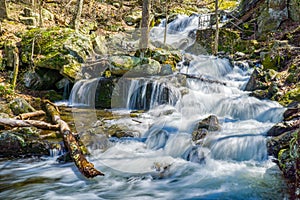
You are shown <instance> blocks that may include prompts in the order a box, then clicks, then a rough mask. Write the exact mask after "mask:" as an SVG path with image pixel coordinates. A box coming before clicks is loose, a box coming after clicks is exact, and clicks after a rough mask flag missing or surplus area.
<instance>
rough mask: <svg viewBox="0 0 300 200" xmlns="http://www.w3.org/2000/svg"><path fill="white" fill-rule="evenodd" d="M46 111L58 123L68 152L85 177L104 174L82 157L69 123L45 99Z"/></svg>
mask: <svg viewBox="0 0 300 200" xmlns="http://www.w3.org/2000/svg"><path fill="white" fill-rule="evenodd" d="M45 106H46V111H47V113H48V114H49V115H50V116H51V118H52V122H53V123H55V124H58V125H59V127H60V133H61V134H62V136H63V139H64V144H65V146H66V148H67V149H68V151H69V152H70V155H71V158H72V159H73V161H74V162H75V164H76V166H77V168H78V169H79V171H80V172H81V173H82V174H83V175H84V176H85V177H87V178H93V177H95V176H98V175H100V176H104V174H103V173H102V172H100V171H98V170H97V169H95V168H94V165H93V164H92V163H90V162H89V161H87V159H86V158H85V157H84V155H83V153H82V151H81V149H80V146H79V144H78V141H77V140H76V138H75V136H74V135H73V134H72V131H71V129H70V127H69V125H68V124H67V123H66V122H65V121H63V120H62V119H61V118H60V114H59V112H58V109H57V107H56V106H55V105H53V103H51V102H49V101H45Z"/></svg>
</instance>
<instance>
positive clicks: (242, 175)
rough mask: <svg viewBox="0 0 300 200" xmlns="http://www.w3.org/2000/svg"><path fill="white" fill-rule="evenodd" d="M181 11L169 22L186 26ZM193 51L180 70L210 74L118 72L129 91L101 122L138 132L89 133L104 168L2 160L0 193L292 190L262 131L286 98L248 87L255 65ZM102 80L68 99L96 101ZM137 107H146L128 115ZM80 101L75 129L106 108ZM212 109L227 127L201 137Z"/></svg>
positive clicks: (235, 195) (67, 195) (171, 195)
mask: <svg viewBox="0 0 300 200" xmlns="http://www.w3.org/2000/svg"><path fill="white" fill-rule="evenodd" d="M178 20H189V21H188V22H182V21H179V22H181V23H179V22H176V21H175V22H176V23H177V24H176V23H175V22H173V24H175V25H177V29H180V30H181V31H184V30H186V28H187V27H189V25H190V24H192V25H193V23H194V21H193V20H194V19H193V18H192V19H188V18H183V17H181V18H179V19H178ZM178 24H179V25H178ZM175 25H174V26H175ZM182 26H185V28H183V27H182ZM170 27H172V26H170ZM174 37H175V36H174ZM190 56H191V57H192V60H191V62H190V63H189V65H182V66H181V68H180V71H181V72H182V73H188V74H190V75H193V77H200V76H201V77H202V78H204V80H212V81H200V80H199V79H194V78H187V79H186V81H183V82H184V83H181V84H178V82H176V81H174V79H177V78H178V77H180V76H169V77H151V78H144V79H141V78H139V79H138V78H131V79H126V81H123V82H122V81H119V84H121V85H119V86H118V87H117V88H118V89H120V88H122V87H123V89H124V88H125V89H124V90H125V92H121V93H120V92H117V93H114V95H113V96H112V98H114V99H121V100H122V101H118V102H119V103H118V104H113V108H112V109H111V110H110V111H109V112H111V113H112V115H113V116H115V117H112V118H103V119H102V123H105V125H106V126H110V125H120V126H122V127H123V129H127V130H130V131H131V132H133V133H134V136H135V137H134V138H121V139H117V138H113V137H112V138H106V137H101V136H95V135H94V136H93V137H91V138H92V140H93V141H90V142H89V143H87V146H88V147H89V150H90V152H91V155H90V156H89V157H88V158H89V160H90V161H91V162H93V163H94V165H95V167H96V168H97V169H100V170H101V171H103V172H104V173H105V176H104V177H96V178H94V179H86V178H84V177H82V175H81V174H80V173H79V172H78V170H77V169H76V167H75V166H74V164H73V163H67V164H60V163H57V162H56V158H57V157H56V156H54V157H45V158H40V159H21V160H9V161H5V160H2V161H0V169H1V170H0V177H1V182H0V191H1V193H0V199H55V200H56V199H284V198H286V197H287V191H286V187H285V182H284V181H283V179H282V176H281V172H280V171H279V169H278V167H277V166H276V165H275V164H274V163H273V162H272V161H271V158H269V157H268V155H267V149H266V139H267V138H266V136H265V133H266V132H267V131H268V130H269V129H270V128H271V127H272V126H273V125H274V123H276V122H278V121H280V120H281V116H282V113H283V112H284V108H282V107H281V106H280V105H279V104H277V103H275V102H272V101H268V100H258V99H256V98H254V97H250V96H249V95H248V93H247V92H245V91H243V88H244V87H245V84H246V83H247V81H248V79H249V76H250V74H251V69H249V68H239V67H238V66H232V65H231V64H230V62H229V61H228V60H227V59H221V58H216V57H213V56H193V55H190ZM99 81H100V82H101V79H99V78H98V79H91V80H81V81H78V82H77V83H76V84H75V86H74V87H73V91H72V92H71V95H70V102H71V103H72V104H74V105H75V104H84V105H87V106H88V108H89V109H90V108H93V107H94V106H95V98H94V95H95V93H96V92H95V91H96V86H97V84H99ZM132 109H146V111H145V112H143V113H138V115H137V116H132V115H130V112H131V110H132ZM75 110H76V109H75V108H74V112H73V114H74V121H75V125H76V129H77V131H78V132H80V133H84V132H85V131H86V130H87V129H88V127H93V128H96V129H97V127H98V128H99V126H98V125H97V124H98V123H99V118H100V121H101V116H100V117H99V116H97V112H96V111H95V110H93V109H91V110H88V111H85V112H82V113H84V114H82V113H80V111H79V114H78V113H77V115H75ZM212 114H213V115H216V116H217V117H218V118H219V121H220V125H221V127H222V128H221V131H216V132H209V134H207V136H206V137H205V138H204V140H203V141H202V142H201V144H195V143H194V142H193V141H192V132H193V130H194V128H195V125H196V123H197V122H198V121H199V120H202V119H204V118H206V117H207V116H209V115H212ZM80 115H82V116H80ZM87 116H88V117H87ZM80 117H81V118H80ZM84 119H85V120H84Z"/></svg>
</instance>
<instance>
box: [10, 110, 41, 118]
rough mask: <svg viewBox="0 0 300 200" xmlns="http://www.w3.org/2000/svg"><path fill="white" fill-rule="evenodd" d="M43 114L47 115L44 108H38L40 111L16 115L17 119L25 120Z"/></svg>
mask: <svg viewBox="0 0 300 200" xmlns="http://www.w3.org/2000/svg"><path fill="white" fill-rule="evenodd" d="M42 115H46V113H45V112H44V111H43V110H38V111H34V112H29V113H22V114H19V115H18V116H16V117H15V119H21V120H24V119H29V118H31V117H37V116H42Z"/></svg>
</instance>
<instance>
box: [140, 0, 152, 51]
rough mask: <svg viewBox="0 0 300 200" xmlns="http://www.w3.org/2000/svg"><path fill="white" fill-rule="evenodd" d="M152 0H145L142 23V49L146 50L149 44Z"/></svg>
mask: <svg viewBox="0 0 300 200" xmlns="http://www.w3.org/2000/svg"><path fill="white" fill-rule="evenodd" d="M150 3H151V0H143V11H142V23H141V39H140V44H139V46H140V49H141V50H142V51H145V50H146V49H147V48H148V45H149V21H150V20H149V19H150V9H151V8H150V7H151V6H150V5H151V4H150Z"/></svg>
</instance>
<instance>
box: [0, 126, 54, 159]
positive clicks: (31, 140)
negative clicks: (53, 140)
mask: <svg viewBox="0 0 300 200" xmlns="http://www.w3.org/2000/svg"><path fill="white" fill-rule="evenodd" d="M38 135H39V130H38V129H36V128H31V127H25V128H17V129H13V130H9V131H4V132H1V133H0V154H1V155H2V156H4V157H23V156H42V155H49V148H50V143H49V142H47V141H43V140H41V139H39V137H38Z"/></svg>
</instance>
